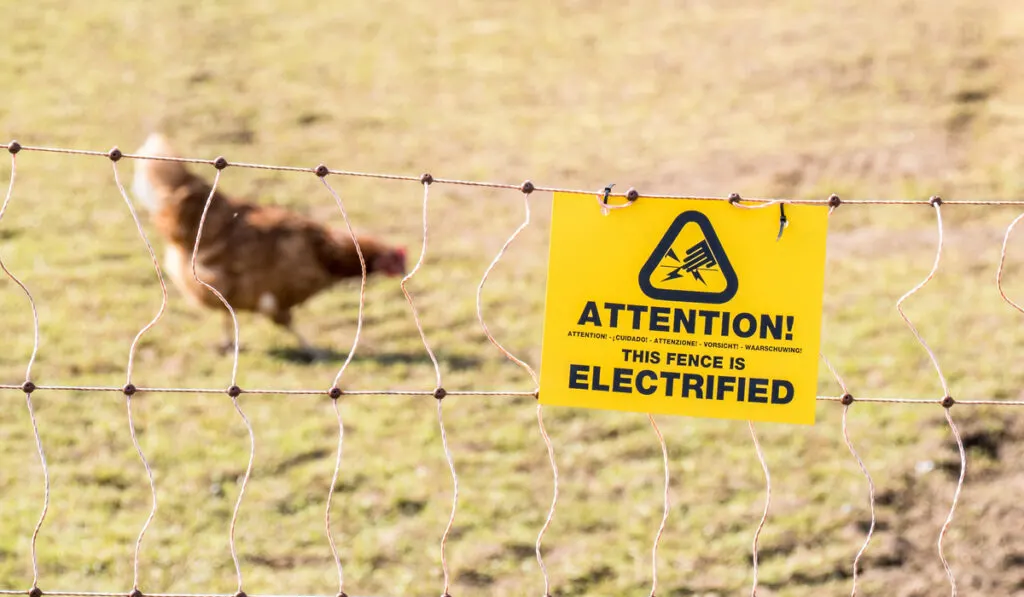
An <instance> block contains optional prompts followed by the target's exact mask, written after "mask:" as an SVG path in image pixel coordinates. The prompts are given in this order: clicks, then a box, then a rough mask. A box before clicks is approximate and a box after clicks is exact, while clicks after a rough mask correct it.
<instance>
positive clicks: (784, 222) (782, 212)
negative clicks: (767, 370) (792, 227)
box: [775, 203, 789, 242]
mask: <svg viewBox="0 0 1024 597" xmlns="http://www.w3.org/2000/svg"><path fill="white" fill-rule="evenodd" d="M787 227H789V220H788V219H786V204H785V203H780V204H779V235H778V236H776V237H775V242H778V241H779V240H780V239H781V238H782V231H783V230H785V229H786V228H787Z"/></svg>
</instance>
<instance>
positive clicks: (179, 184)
mask: <svg viewBox="0 0 1024 597" xmlns="http://www.w3.org/2000/svg"><path fill="white" fill-rule="evenodd" d="M138 153H139V154H142V155H155V156H176V155H177V154H176V153H175V152H174V150H173V149H172V148H171V147H170V145H169V144H168V142H167V140H166V139H165V138H164V137H163V136H162V135H160V134H157V133H154V134H152V135H150V136H149V138H148V139H147V140H146V142H145V144H144V145H143V146H142V147H140V148H139V150H138ZM135 168H136V169H135V177H134V181H133V184H132V191H133V194H134V195H135V197H136V199H137V200H138V201H140V202H142V203H143V204H144V205H145V207H146V209H147V210H148V211H149V212H150V214H151V216H152V218H153V221H154V223H155V226H156V228H157V230H158V231H159V232H160V234H161V235H162V236H163V237H164V239H165V240H166V241H167V243H168V244H167V247H166V254H165V257H164V269H165V271H166V272H167V275H168V277H170V279H171V280H172V282H173V283H174V285H175V286H177V288H178V289H179V290H181V291H182V293H183V294H184V295H185V296H186V297H187V298H188V300H189V302H190V303H192V304H193V305H196V306H203V307H209V308H213V309H223V305H222V304H221V302H220V300H219V299H218V298H217V297H216V295H214V294H213V293H212V292H211V291H210V290H209V289H208V288H206V287H205V286H203V285H202V284H200V283H199V282H197V281H196V279H195V278H194V277H193V275H192V265H191V259H192V249H193V246H194V244H195V241H196V233H197V232H198V231H199V220H200V217H201V215H202V213H203V207H204V206H205V204H206V200H207V198H208V197H209V195H210V190H211V184H210V183H209V182H207V181H206V180H204V179H202V178H200V177H199V176H197V175H196V174H194V173H193V172H191V171H190V170H189V168H188V167H186V165H185V164H184V163H182V162H170V161H162V160H138V161H137V162H136V166H135ZM218 186H219V185H218ZM358 239H359V247H360V248H361V249H362V252H363V257H364V258H365V261H366V271H367V274H368V275H370V274H375V273H379V274H385V275H389V276H398V275H403V274H404V273H405V249H404V248H403V247H395V246H389V245H387V244H385V243H384V242H382V241H380V240H379V239H377V238H374V237H372V236H369V235H364V234H360V235H358ZM195 269H196V274H198V276H199V278H200V279H202V280H203V281H204V282H206V283H207V284H210V285H211V286H213V287H214V288H216V289H217V290H218V291H219V292H220V293H221V294H222V295H224V298H225V299H227V301H228V302H229V303H230V304H231V306H232V307H233V308H234V309H235V310H236V311H252V312H257V313H261V314H263V315H265V316H266V317H268V318H270V320H271V321H273V322H274V323H276V324H278V325H280V326H282V327H284V328H285V329H287V330H288V331H289V332H291V333H292V334H293V335H294V336H295V337H296V338H297V340H298V342H299V344H300V346H301V349H302V351H303V353H304V354H305V355H306V356H307V357H308V358H315V357H316V356H317V355H318V354H319V353H318V351H317V350H316V349H314V348H313V346H312V345H311V344H310V343H309V342H307V341H306V340H305V339H304V338H303V337H302V335H301V334H299V333H298V331H296V329H295V327H294V326H293V325H292V313H291V310H292V308H293V307H295V306H296V305H299V304H300V303H302V302H304V301H305V300H307V299H309V298H310V297H311V296H313V295H314V294H316V293H318V292H320V291H322V290H324V289H326V288H328V287H330V286H332V285H333V284H334V283H336V282H338V281H339V280H342V279H345V278H356V279H358V278H360V276H361V275H362V269H361V267H360V264H359V257H358V255H357V254H356V251H355V244H354V243H353V241H352V237H351V236H350V235H349V234H348V232H347V231H345V230H340V229H330V228H327V227H325V226H323V225H322V224H320V223H318V222H315V221H313V220H312V219H309V218H307V217H305V216H302V215H299V214H296V213H293V212H290V211H287V210H285V209H282V208H279V207H272V206H262V205H255V204H251V203H245V202H242V201H239V200H237V199H234V198H231V197H228V196H227V195H226V194H224V193H222V192H221V191H220V188H218V189H217V192H216V194H215V195H214V197H213V201H212V203H211V205H210V208H209V211H208V213H207V216H206V222H205V224H204V226H203V237H202V241H201V243H200V246H199V252H198V254H197V256H196V268H195ZM224 313H225V316H226V318H227V319H226V324H227V326H226V327H227V330H228V332H229V333H228V338H227V340H226V341H225V343H224V345H222V348H223V349H225V350H226V349H228V348H230V347H231V346H232V343H233V340H234V331H233V327H232V325H231V318H230V315H229V314H228V313H227V311H226V310H225V311H224Z"/></svg>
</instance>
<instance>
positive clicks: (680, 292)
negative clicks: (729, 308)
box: [639, 211, 739, 304]
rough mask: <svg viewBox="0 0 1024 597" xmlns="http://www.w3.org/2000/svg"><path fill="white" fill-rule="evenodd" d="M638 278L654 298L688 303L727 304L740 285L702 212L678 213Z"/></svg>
mask: <svg viewBox="0 0 1024 597" xmlns="http://www.w3.org/2000/svg"><path fill="white" fill-rule="evenodd" d="M687 224H696V226H687ZM639 281H640V290H642V291H643V293H644V294H646V295H647V296H649V297H650V298H652V299H656V300H661V301H679V302H687V303H710V304H722V303H726V302H728V301H729V300H731V299H732V297H733V296H735V295H736V290H737V289H738V288H739V280H738V279H737V278H736V271H735V270H734V269H733V268H732V264H731V263H729V257H728V256H726V254H725V250H724V249H723V248H722V243H721V241H719V240H718V235H717V234H715V229H714V228H713V227H712V226H711V221H710V220H708V218H707V216H705V215H704V214H702V213H701V212H699V211H685V212H683V213H681V214H679V215H678V216H676V219H675V220H673V221H672V224H671V225H670V226H669V227H668V230H667V231H665V235H664V236H663V237H662V238H661V241H660V242H659V243H658V246H657V247H655V248H654V251H653V252H652V253H651V256H650V257H648V258H647V263H645V264H644V266H643V268H642V269H641V270H640V276H639Z"/></svg>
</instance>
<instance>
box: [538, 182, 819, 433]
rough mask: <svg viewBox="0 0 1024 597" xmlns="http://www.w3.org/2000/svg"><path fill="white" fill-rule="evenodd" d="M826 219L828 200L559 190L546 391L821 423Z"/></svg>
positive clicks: (602, 402)
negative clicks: (766, 201)
mask: <svg viewBox="0 0 1024 597" xmlns="http://www.w3.org/2000/svg"><path fill="white" fill-rule="evenodd" d="M783 209H784V212H783ZM780 220H783V221H784V222H785V223H786V227H785V229H784V230H783V233H782V235H781V236H779V235H778V233H779V230H780ZM827 231H828V210H827V208H825V207H823V206H818V205H786V206H785V207H784V208H783V207H782V206H781V205H771V206H768V207H764V208H761V209H742V208H739V207H736V206H734V205H730V204H729V203H727V202H725V201H702V200H672V199H651V198H644V197H641V198H639V199H638V200H637V201H635V202H634V203H633V204H632V205H630V206H629V207H628V208H625V209H617V210H614V211H611V212H610V213H608V214H607V215H605V214H604V213H602V210H601V209H600V207H599V206H598V204H597V203H596V202H595V196H594V195H587V194H570V193H555V196H554V210H553V213H552V221H551V248H550V255H549V260H548V283H547V298H546V304H545V315H544V340H543V350H542V357H541V384H540V402H541V403H542V404H550V405H561V406H575V407H582V408H598V409H607V410H619V411H634V412H649V413H662V414H678V415H689V416H697V417H713V418H725V419H743V420H754V421H775V422H786V423H800V424H813V423H814V406H815V397H816V394H817V377H818V359H819V346H820V342H821V314H822V294H823V291H824V277H825V271H824V270H825V240H826V235H827Z"/></svg>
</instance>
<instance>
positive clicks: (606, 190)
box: [601, 182, 615, 205]
mask: <svg viewBox="0 0 1024 597" xmlns="http://www.w3.org/2000/svg"><path fill="white" fill-rule="evenodd" d="M614 186H615V183H614V182H613V183H611V184H610V185H608V186H606V187H605V188H604V199H603V200H602V201H601V202H602V203H604V204H605V205H608V195H611V193H612V187H614Z"/></svg>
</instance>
